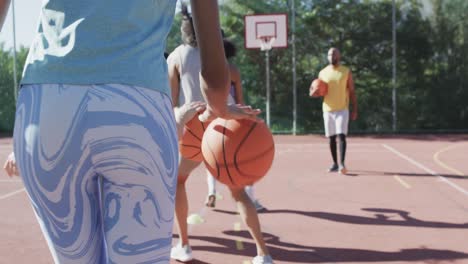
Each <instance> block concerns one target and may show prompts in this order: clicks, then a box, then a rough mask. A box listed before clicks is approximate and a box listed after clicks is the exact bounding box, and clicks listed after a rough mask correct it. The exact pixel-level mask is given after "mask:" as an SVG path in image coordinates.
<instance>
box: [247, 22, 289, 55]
mask: <svg viewBox="0 0 468 264" xmlns="http://www.w3.org/2000/svg"><path fill="white" fill-rule="evenodd" d="M244 22H245V24H244V26H245V39H244V40H245V48H247V49H260V48H262V41H265V40H269V39H271V38H274V41H273V42H272V47H273V48H287V47H288V15H287V14H262V15H246V16H245V17H244Z"/></svg>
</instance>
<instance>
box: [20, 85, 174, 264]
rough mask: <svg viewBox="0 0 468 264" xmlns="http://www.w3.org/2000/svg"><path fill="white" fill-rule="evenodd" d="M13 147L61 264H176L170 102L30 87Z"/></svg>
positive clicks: (101, 89) (113, 91) (126, 93)
mask: <svg viewBox="0 0 468 264" xmlns="http://www.w3.org/2000/svg"><path fill="white" fill-rule="evenodd" d="M14 149H15V157H16V160H17V164H18V167H19V170H20V173H21V175H22V177H23V180H24V184H25V186H26V190H27V193H28V195H29V198H30V200H31V203H32V206H33V208H34V211H35V213H36V215H37V218H38V221H39V224H40V226H41V229H42V231H43V233H44V236H45V238H46V240H47V243H48V245H49V248H50V251H51V253H52V256H53V258H54V261H55V263H67V264H68V263H79V264H85V263H86V264H91V263H169V252H170V249H171V240H172V227H173V220H174V199H175V191H176V182H177V164H178V150H177V133H176V127H175V121H174V116H173V110H172V105H171V101H170V99H169V97H168V96H166V95H164V94H162V93H160V92H157V91H154V90H150V89H144V88H138V87H132V86H126V85H118V84H110V85H92V86H82V85H80V86H79V85H56V84H45V85H44V84H43V85H25V86H23V87H22V89H21V90H20V94H19V98H18V103H17V112H16V123H15V131H14Z"/></svg>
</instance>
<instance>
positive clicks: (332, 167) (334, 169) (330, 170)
mask: <svg viewBox="0 0 468 264" xmlns="http://www.w3.org/2000/svg"><path fill="white" fill-rule="evenodd" d="M337 171H338V165H337V164H336V163H333V165H331V167H330V168H329V169H328V172H337Z"/></svg>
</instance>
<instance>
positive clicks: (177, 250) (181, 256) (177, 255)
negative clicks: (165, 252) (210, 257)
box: [171, 243, 193, 262]
mask: <svg viewBox="0 0 468 264" xmlns="http://www.w3.org/2000/svg"><path fill="white" fill-rule="evenodd" d="M171 258H172V259H175V260H178V261H181V262H187V261H190V260H192V259H193V256H192V248H190V246H189V245H185V246H183V247H182V244H180V243H179V244H177V246H175V247H173V248H172V249H171Z"/></svg>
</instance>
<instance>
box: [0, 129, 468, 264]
mask: <svg viewBox="0 0 468 264" xmlns="http://www.w3.org/2000/svg"><path fill="white" fill-rule="evenodd" d="M348 142H349V143H348V157H347V162H348V168H349V175H339V174H329V173H326V172H325V170H326V168H328V166H329V165H330V158H329V152H328V145H327V141H326V139H324V138H323V137H322V136H297V137H294V136H275V143H276V152H275V161H274V163H273V167H272V168H271V170H270V172H269V173H268V175H267V176H266V177H265V178H264V179H263V180H262V181H261V182H259V183H258V184H257V185H256V196H257V197H258V198H259V199H260V201H261V202H262V204H263V205H264V206H265V207H266V208H267V209H266V210H264V211H262V212H261V213H260V219H261V223H262V228H263V233H264V236H265V238H266V241H267V244H268V247H269V249H270V251H271V254H272V255H273V257H274V259H275V261H276V263H288V264H290V263H468V247H467V242H466V241H467V240H466V238H467V234H468V202H467V201H468V176H467V175H468V163H467V162H466V153H467V151H468V136H466V135H458V136H422V135H420V136H408V137H405V136H398V137H397V136H389V137H383V136H382V137H350V138H349V141H348ZM10 150H11V139H9V138H5V139H1V140H0V160H4V159H5V158H6V156H7V154H8V153H9V151H10ZM205 175H206V174H205V172H204V169H203V167H200V168H199V169H197V170H196V172H195V173H194V175H192V176H191V178H190V179H189V182H188V185H187V186H188V191H189V197H190V214H199V215H200V216H201V217H202V218H203V220H204V222H203V223H200V224H197V225H191V226H190V239H191V240H190V241H191V245H192V249H193V251H194V257H195V259H196V260H194V261H192V262H191V263H233V264H236V263H240V264H246V263H249V262H248V261H249V260H250V259H251V257H252V256H254V255H255V245H254V244H253V240H252V239H251V238H250V236H249V234H248V232H247V230H246V228H245V226H244V225H243V224H242V221H241V219H240V217H239V216H238V215H237V213H236V209H235V205H234V203H233V201H232V200H231V199H230V197H229V195H228V193H227V190H226V189H225V188H223V187H222V186H220V188H219V191H220V194H221V195H222V197H223V198H222V199H221V200H218V201H217V205H216V208H215V209H213V210H212V209H208V208H205V207H204V199H205V195H206V191H207V187H206V181H205V179H206V176H205ZM0 210H1V211H2V212H3V213H2V218H1V219H0V230H1V234H2V240H1V242H0V256H1V257H0V263H2V264H3V263H38V264H39V263H44V264H45V263H52V259H51V257H50V254H49V252H48V249H47V246H46V244H45V241H44V239H43V238H42V234H41V233H40V230H39V227H38V224H37V222H36V219H35V217H34V216H33V213H32V209H31V207H30V205H29V203H28V200H27V196H26V193H25V192H24V189H23V185H22V183H21V181H20V180H19V178H14V179H10V178H8V177H7V176H6V175H5V173H4V172H3V171H2V172H1V173H0ZM174 237H175V239H174V241H173V243H176V242H177V236H174ZM171 263H177V262H171Z"/></svg>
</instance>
